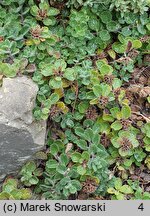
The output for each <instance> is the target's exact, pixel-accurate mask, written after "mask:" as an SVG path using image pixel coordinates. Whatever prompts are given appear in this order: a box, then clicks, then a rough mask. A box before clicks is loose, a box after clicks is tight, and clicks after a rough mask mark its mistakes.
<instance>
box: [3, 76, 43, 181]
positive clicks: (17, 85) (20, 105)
mask: <svg viewBox="0 0 150 216" xmlns="http://www.w3.org/2000/svg"><path fill="white" fill-rule="evenodd" d="M37 91H38V87H37V85H36V84H35V83H34V82H33V81H32V80H31V79H30V78H27V77H26V76H22V77H16V78H4V79H3V85H2V87H1V88H0V176H1V177H2V176H4V175H6V174H10V173H12V172H14V171H17V170H18V169H19V168H20V167H21V166H22V165H23V163H25V161H26V160H27V159H29V158H30V157H32V155H33V154H34V153H35V152H37V151H38V150H40V149H41V148H43V147H44V144H45V136H46V122H45V121H36V120H35V119H34V117H33V114H32V111H33V108H34V107H35V100H36V95H37Z"/></svg>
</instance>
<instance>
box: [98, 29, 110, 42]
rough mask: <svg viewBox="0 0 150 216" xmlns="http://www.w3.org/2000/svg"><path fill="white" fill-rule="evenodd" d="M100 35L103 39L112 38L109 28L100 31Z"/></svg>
mask: <svg viewBox="0 0 150 216" xmlns="http://www.w3.org/2000/svg"><path fill="white" fill-rule="evenodd" d="M99 36H100V38H101V39H102V41H108V40H110V34H109V32H108V31H107V30H102V31H100V33H99Z"/></svg>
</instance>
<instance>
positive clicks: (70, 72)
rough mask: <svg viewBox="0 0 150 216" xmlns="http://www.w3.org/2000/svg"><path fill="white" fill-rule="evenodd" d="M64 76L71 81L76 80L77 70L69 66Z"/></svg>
mask: <svg viewBox="0 0 150 216" xmlns="http://www.w3.org/2000/svg"><path fill="white" fill-rule="evenodd" d="M63 77H64V78H66V79H67V80H69V81H74V80H75V79H76V73H75V70H74V69H73V68H67V69H66V70H65V72H64V75H63Z"/></svg>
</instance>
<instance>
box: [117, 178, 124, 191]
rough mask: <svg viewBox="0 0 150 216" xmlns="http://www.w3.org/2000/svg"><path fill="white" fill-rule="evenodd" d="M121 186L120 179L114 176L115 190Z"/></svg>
mask: <svg viewBox="0 0 150 216" xmlns="http://www.w3.org/2000/svg"><path fill="white" fill-rule="evenodd" d="M121 187H122V181H121V179H120V178H116V180H115V189H116V190H120V188H121Z"/></svg>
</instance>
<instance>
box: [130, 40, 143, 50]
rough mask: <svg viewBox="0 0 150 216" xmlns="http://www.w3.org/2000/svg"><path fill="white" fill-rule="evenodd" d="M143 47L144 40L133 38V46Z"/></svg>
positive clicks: (135, 47) (136, 47)
mask: <svg viewBox="0 0 150 216" xmlns="http://www.w3.org/2000/svg"><path fill="white" fill-rule="evenodd" d="M141 47H142V42H141V41H140V40H133V41H132V48H134V49H139V48H141Z"/></svg>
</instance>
